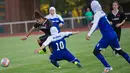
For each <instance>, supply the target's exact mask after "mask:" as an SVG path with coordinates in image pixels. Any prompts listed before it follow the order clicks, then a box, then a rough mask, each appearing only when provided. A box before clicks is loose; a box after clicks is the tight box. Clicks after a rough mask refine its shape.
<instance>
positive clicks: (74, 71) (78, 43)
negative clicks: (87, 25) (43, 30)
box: [0, 29, 130, 73]
mask: <svg viewBox="0 0 130 73" xmlns="http://www.w3.org/2000/svg"><path fill="white" fill-rule="evenodd" d="M39 36H40V35H33V36H31V37H29V39H28V40H26V41H21V40H20V38H21V37H6V38H2V37H1V38H0V59H2V58H4V57H7V58H9V59H10V60H11V64H10V66H9V67H7V68H4V67H2V66H0V73H101V72H102V71H103V69H104V67H103V65H102V64H101V63H100V61H99V60H98V59H97V58H96V57H95V56H94V55H93V53H92V52H93V48H94V46H95V44H96V43H97V42H98V40H99V39H100V38H101V35H100V34H99V31H96V32H95V33H94V34H93V36H92V37H91V40H90V41H86V40H85V37H86V32H81V33H80V34H78V35H74V36H72V37H70V38H69V39H67V47H68V49H69V50H70V51H71V52H72V53H73V54H74V55H75V56H76V57H77V58H79V59H80V61H81V64H82V65H83V68H82V69H78V68H77V67H76V66H75V65H73V64H71V63H68V62H66V61H60V62H59V63H60V65H61V67H62V68H61V69H56V68H55V67H54V66H53V65H52V64H51V63H50V62H49V59H48V57H49V55H50V53H49V52H48V54H46V55H39V54H34V53H33V51H34V49H36V48H38V47H39V46H38V45H37V42H36V39H37V38H38V37H39ZM120 43H121V47H122V48H123V49H124V51H126V52H128V53H129V54H130V29H123V31H122V37H121V42H120ZM48 51H49V50H48ZM102 54H103V55H104V56H105V58H106V59H107V61H108V62H109V63H110V65H111V66H112V67H113V68H114V70H113V71H111V72H110V73H130V64H128V63H127V62H126V61H125V60H124V59H123V58H122V57H115V56H114V55H113V53H112V51H111V48H110V47H108V48H107V49H106V50H105V51H103V52H102Z"/></svg>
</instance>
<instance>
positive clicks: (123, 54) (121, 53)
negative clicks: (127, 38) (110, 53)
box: [110, 39, 130, 63]
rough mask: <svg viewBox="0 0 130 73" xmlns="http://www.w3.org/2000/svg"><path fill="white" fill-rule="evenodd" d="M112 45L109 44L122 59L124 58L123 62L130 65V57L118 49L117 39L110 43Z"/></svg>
mask: <svg viewBox="0 0 130 73" xmlns="http://www.w3.org/2000/svg"><path fill="white" fill-rule="evenodd" d="M111 42H112V43H111V44H110V45H111V46H113V47H114V48H115V50H116V52H117V53H118V54H119V55H121V56H122V57H123V58H125V60H126V61H127V62H128V63H130V56H129V55H128V54H127V53H126V52H124V51H123V50H122V49H121V48H120V44H119V41H118V40H117V39H114V40H113V41H111Z"/></svg>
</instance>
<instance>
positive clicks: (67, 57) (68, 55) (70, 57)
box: [63, 51, 82, 68]
mask: <svg viewBox="0 0 130 73" xmlns="http://www.w3.org/2000/svg"><path fill="white" fill-rule="evenodd" d="M63 56H64V59H65V60H67V61H68V62H71V63H73V64H75V65H76V66H78V68H82V66H81V64H80V61H79V59H77V58H76V57H74V55H72V54H71V53H70V52H69V51H66V52H64V54H63Z"/></svg>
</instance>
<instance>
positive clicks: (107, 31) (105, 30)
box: [88, 11, 117, 40]
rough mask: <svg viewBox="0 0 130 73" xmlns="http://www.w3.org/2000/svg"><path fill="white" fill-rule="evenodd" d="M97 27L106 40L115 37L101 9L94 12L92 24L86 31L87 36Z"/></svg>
mask: <svg viewBox="0 0 130 73" xmlns="http://www.w3.org/2000/svg"><path fill="white" fill-rule="evenodd" d="M97 27H98V28H99V29H100V32H101V34H102V36H103V38H105V39H106V40H109V39H113V38H117V35H116V33H115V31H114V30H113V28H112V27H111V25H110V23H109V21H108V19H107V17H106V14H105V13H104V12H103V11H98V12H96V13H95V15H94V21H93V26H92V28H91V30H90V32H89V33H88V36H90V35H91V34H92V33H93V32H94V31H95V30H96V28H97Z"/></svg>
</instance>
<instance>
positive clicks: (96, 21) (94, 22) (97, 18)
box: [86, 14, 100, 40]
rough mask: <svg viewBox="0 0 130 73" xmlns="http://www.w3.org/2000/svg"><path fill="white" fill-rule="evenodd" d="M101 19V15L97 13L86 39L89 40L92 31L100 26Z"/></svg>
mask: <svg viewBox="0 0 130 73" xmlns="http://www.w3.org/2000/svg"><path fill="white" fill-rule="evenodd" d="M99 19H100V16H98V14H95V16H94V20H93V25H92V27H91V29H90V31H89V32H88V34H87V37H86V40H89V39H90V36H91V35H92V33H93V32H94V31H95V30H96V28H97V26H98V22H99Z"/></svg>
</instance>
